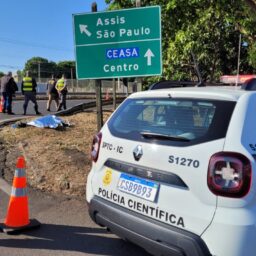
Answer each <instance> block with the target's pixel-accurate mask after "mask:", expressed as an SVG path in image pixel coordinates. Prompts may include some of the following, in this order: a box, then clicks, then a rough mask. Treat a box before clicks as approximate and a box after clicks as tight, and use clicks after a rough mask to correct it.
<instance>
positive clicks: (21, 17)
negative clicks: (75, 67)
mask: <svg viewBox="0 0 256 256" xmlns="http://www.w3.org/2000/svg"><path fill="white" fill-rule="evenodd" d="M92 2H96V3H97V5H98V11H104V10H105V9H106V7H107V6H106V4H105V1H104V0H8V1H7V0H4V1H1V15H0V31H1V33H0V71H3V72H6V71H9V70H11V71H16V70H18V69H20V70H21V69H23V68H24V65H25V63H26V61H27V60H28V59H30V58H32V57H36V56H39V57H43V58H46V59H48V60H50V61H55V62H58V61H62V60H74V59H75V57H74V38H73V25H72V14H76V13H86V12H90V11H91V3H92Z"/></svg>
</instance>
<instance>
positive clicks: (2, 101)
mask: <svg viewBox="0 0 256 256" xmlns="http://www.w3.org/2000/svg"><path fill="white" fill-rule="evenodd" d="M3 108H4V99H3V97H1V98H0V113H2V112H3Z"/></svg>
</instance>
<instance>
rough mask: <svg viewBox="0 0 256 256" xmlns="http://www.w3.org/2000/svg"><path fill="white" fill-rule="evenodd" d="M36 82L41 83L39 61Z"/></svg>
mask: <svg viewBox="0 0 256 256" xmlns="http://www.w3.org/2000/svg"><path fill="white" fill-rule="evenodd" d="M38 82H39V83H40V82H41V67H40V61H38Z"/></svg>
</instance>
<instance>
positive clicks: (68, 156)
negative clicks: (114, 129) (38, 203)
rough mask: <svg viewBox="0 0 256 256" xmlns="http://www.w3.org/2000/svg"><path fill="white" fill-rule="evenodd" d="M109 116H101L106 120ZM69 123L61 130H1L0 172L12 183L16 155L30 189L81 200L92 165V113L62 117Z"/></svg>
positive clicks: (94, 117)
mask: <svg viewBox="0 0 256 256" xmlns="http://www.w3.org/2000/svg"><path fill="white" fill-rule="evenodd" d="M109 115H110V113H104V120H107V118H108V117H109ZM61 118H62V119H63V120H65V121H68V122H69V123H70V124H72V126H71V127H68V128H66V129H65V130H63V131H58V130H54V129H41V128H36V127H30V126H27V127H25V128H16V129H14V128H11V126H7V127H4V128H2V129H1V130H0V173H1V174H2V176H3V177H4V179H6V180H7V181H9V182H12V179H13V173H14V170H15V165H16V160H17V157H18V156H19V155H21V154H22V155H24V157H25V159H26V165H27V166H26V173H27V180H28V184H29V185H30V186H31V187H34V188H37V189H40V190H43V191H47V192H51V193H60V192H61V193H63V194H65V195H70V196H76V197H83V196H84V195H85V188H86V178H87V175H88V172H89V170H90V166H91V159H90V150H91V142H92V137H93V135H94V134H95V133H96V131H97V122H96V121H97V120H96V114H95V113H87V112H83V113H79V114H75V115H73V116H68V117H61Z"/></svg>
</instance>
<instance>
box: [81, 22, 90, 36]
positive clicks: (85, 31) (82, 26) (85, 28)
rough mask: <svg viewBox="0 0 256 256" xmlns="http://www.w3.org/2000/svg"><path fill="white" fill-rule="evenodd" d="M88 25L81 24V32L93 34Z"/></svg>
mask: <svg viewBox="0 0 256 256" xmlns="http://www.w3.org/2000/svg"><path fill="white" fill-rule="evenodd" d="M87 27H88V26H87V25H82V24H80V25H79V28H80V32H81V34H83V33H85V34H86V35H87V36H91V35H92V33H91V32H90V31H89V30H88V29H87Z"/></svg>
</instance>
